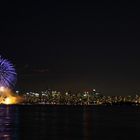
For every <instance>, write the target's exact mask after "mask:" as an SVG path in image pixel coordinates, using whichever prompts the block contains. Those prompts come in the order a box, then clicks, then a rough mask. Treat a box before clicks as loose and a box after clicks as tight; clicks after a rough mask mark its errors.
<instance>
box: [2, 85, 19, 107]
mask: <svg viewBox="0 0 140 140" xmlns="http://www.w3.org/2000/svg"><path fill="white" fill-rule="evenodd" d="M21 100H22V99H21V97H19V96H17V95H16V94H14V93H13V92H12V91H11V90H10V89H8V88H5V87H0V104H6V105H9V104H18V103H19V102H21Z"/></svg>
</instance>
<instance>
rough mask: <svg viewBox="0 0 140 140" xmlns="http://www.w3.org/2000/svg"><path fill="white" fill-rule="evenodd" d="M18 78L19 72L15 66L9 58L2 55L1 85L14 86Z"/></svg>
mask: <svg viewBox="0 0 140 140" xmlns="http://www.w3.org/2000/svg"><path fill="white" fill-rule="evenodd" d="M16 80H17V74H16V70H15V68H14V66H13V65H12V63H10V62H9V61H8V60H7V59H3V58H2V57H1V56H0V86H3V87H7V88H13V87H14V86H15V84H16Z"/></svg>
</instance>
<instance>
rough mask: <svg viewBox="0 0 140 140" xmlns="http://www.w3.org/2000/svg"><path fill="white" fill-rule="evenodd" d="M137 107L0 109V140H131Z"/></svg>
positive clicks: (138, 129) (139, 132)
mask: <svg viewBox="0 0 140 140" xmlns="http://www.w3.org/2000/svg"><path fill="white" fill-rule="evenodd" d="M139 138H140V107H137V106H48V105H33V106H32V105H27V106H25V105H22V106H0V140H132V139H139Z"/></svg>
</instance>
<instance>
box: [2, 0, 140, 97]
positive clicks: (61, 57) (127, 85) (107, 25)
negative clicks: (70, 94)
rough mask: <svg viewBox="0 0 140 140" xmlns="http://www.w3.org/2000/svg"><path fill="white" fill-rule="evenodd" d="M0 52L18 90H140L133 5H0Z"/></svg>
mask: <svg viewBox="0 0 140 140" xmlns="http://www.w3.org/2000/svg"><path fill="white" fill-rule="evenodd" d="M0 9H1V11H0V15H1V18H0V29H1V31H0V54H1V55H2V56H3V57H4V58H7V59H9V60H11V61H12V62H13V63H14V65H15V67H16V69H17V73H18V83H17V86H16V87H17V88H19V89H34V90H36V89H38V90H40V89H46V88H47V87H49V88H54V89H58V90H65V89H66V90H69V89H70V90H73V91H80V90H82V91H84V90H89V89H92V88H96V89H97V90H98V91H100V92H101V93H102V94H105V95H128V94H130V95H134V94H136V93H140V86H139V84H140V63H139V61H140V52H139V51H140V14H139V4H138V3H128V2H127V3H123V2H122V1H117V3H115V2H113V3H112V2H108V3H107V2H106V1H99V2H95V3H93V2H92V3H86V1H85V2H81V3H72V2H70V3H69V2H66V1H63V2H61V3H60V2H59V1H58V2H56V1H53V2H52V3H51V2H48V3H47V2H46V1H35V0H34V1H30V0H29V1H28V2H27V3H26V2H23V3H22V2H15V3H14V2H13V1H11V3H10V2H8V3H6V2H5V3H3V4H1V8H0Z"/></svg>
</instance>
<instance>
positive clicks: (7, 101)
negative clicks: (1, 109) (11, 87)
mask: <svg viewBox="0 0 140 140" xmlns="http://www.w3.org/2000/svg"><path fill="white" fill-rule="evenodd" d="M16 103H17V101H16V97H12V96H9V97H7V98H6V99H5V100H4V101H3V102H2V104H6V105H9V104H16Z"/></svg>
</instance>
